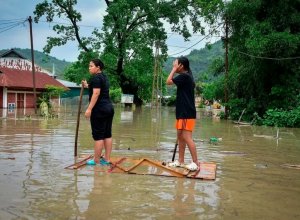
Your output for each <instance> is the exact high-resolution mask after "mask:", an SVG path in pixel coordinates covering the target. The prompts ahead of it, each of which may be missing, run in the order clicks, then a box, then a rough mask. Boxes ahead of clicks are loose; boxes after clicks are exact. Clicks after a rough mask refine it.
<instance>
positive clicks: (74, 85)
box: [56, 79, 81, 88]
mask: <svg viewBox="0 0 300 220" xmlns="http://www.w3.org/2000/svg"><path fill="white" fill-rule="evenodd" d="M56 80H57V81H58V82H60V83H61V84H63V85H64V86H65V87H68V88H81V85H78V84H76V83H74V82H70V81H66V80H62V79H56Z"/></svg>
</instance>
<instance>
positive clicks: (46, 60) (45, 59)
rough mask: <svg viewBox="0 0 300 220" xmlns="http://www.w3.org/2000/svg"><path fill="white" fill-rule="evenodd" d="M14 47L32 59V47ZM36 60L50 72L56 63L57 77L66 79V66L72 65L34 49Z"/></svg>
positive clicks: (0, 51)
mask: <svg viewBox="0 0 300 220" xmlns="http://www.w3.org/2000/svg"><path fill="white" fill-rule="evenodd" d="M10 49H11V48H10ZM10 49H3V50H0V54H2V53H4V52H6V51H8V50H10ZM13 49H15V50H16V51H17V52H18V53H20V54H21V55H23V56H24V57H25V58H26V59H28V60H31V50H30V49H21V48H13ZM34 61H35V63H36V64H37V65H38V66H40V67H42V68H44V69H46V70H48V71H49V72H52V69H53V65H54V68H55V74H56V75H57V78H59V79H64V77H63V73H64V70H65V69H66V67H68V66H69V65H71V63H70V62H67V61H64V60H59V59H56V58H55V57H52V56H47V55H46V54H44V53H43V52H40V51H37V50H35V51H34Z"/></svg>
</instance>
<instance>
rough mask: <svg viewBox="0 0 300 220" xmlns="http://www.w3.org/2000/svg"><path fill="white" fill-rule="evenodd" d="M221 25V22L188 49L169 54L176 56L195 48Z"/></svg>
mask: <svg viewBox="0 0 300 220" xmlns="http://www.w3.org/2000/svg"><path fill="white" fill-rule="evenodd" d="M220 26H221V24H219V25H218V27H216V28H214V29H213V30H212V31H210V32H209V33H208V34H207V35H205V36H204V37H203V38H201V39H200V40H199V41H197V42H196V43H195V44H193V45H192V46H190V47H188V48H187V49H185V50H183V51H180V52H178V53H173V54H171V55H169V56H174V55H177V54H181V53H183V52H185V51H187V50H189V49H191V48H193V47H194V46H196V45H197V44H199V43H200V42H201V41H203V40H204V39H206V38H207V37H208V36H210V34H211V33H212V32H213V31H215V30H216V29H217V28H219V27H220Z"/></svg>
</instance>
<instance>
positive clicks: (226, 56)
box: [224, 17, 229, 119]
mask: <svg viewBox="0 0 300 220" xmlns="http://www.w3.org/2000/svg"><path fill="white" fill-rule="evenodd" d="M228 29H229V28H228V20H227V18H226V17H225V39H224V41H225V42H224V43H225V85H224V102H225V103H226V105H225V119H227V118H228V107H227V104H228Z"/></svg>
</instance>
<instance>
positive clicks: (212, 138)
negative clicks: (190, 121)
mask: <svg viewBox="0 0 300 220" xmlns="http://www.w3.org/2000/svg"><path fill="white" fill-rule="evenodd" d="M220 141H222V138H217V137H211V138H210V139H209V143H210V144H217V143H219V142H220Z"/></svg>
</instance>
